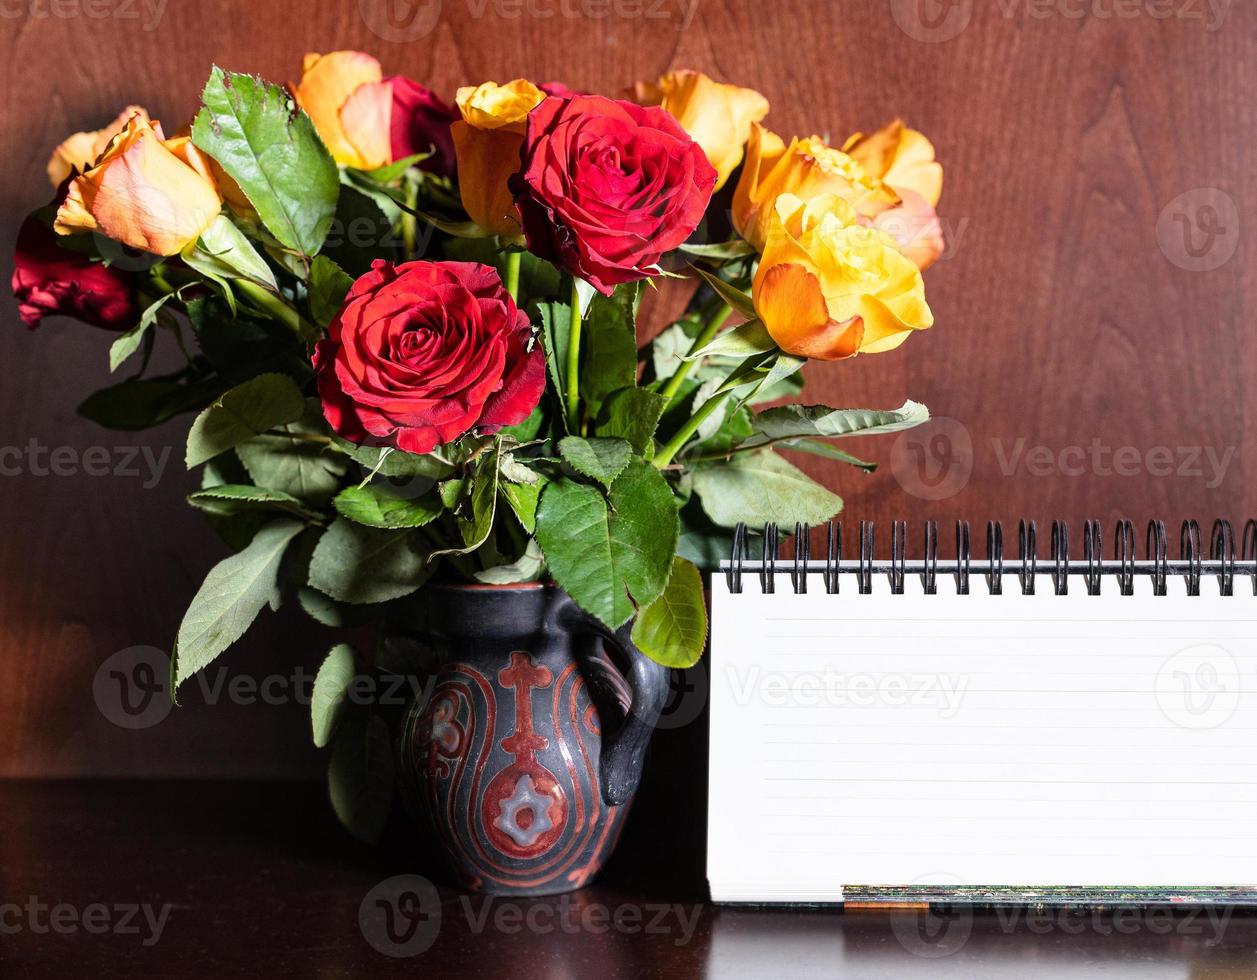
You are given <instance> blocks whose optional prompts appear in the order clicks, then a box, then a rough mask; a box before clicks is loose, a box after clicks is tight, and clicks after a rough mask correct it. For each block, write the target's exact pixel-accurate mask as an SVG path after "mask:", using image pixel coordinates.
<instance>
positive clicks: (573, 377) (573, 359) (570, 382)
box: [567, 276, 581, 435]
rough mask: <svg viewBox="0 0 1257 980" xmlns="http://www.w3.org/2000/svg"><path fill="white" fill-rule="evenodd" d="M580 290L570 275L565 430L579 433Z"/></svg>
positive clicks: (574, 278)
mask: <svg viewBox="0 0 1257 980" xmlns="http://www.w3.org/2000/svg"><path fill="white" fill-rule="evenodd" d="M580 327H581V322H580V291H579V290H578V289H577V288H576V277H575V276H573V277H572V330H571V333H570V334H569V336H568V342H567V430H568V432H571V433H572V434H573V435H579V434H580Z"/></svg>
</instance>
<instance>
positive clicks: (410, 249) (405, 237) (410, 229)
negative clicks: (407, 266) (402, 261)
mask: <svg viewBox="0 0 1257 980" xmlns="http://www.w3.org/2000/svg"><path fill="white" fill-rule="evenodd" d="M406 203H407V204H408V205H409V206H410V211H405V210H403V211H402V244H403V247H404V248H405V250H406V254H405V258H407V259H410V258H412V257H413V256H414V254H415V242H416V241H417V240H418V222H417V221H416V220H415V216H414V215H413V214H411V211H413V210H414V209H415V208H416V207H418V206H419V187H418V185H417V184H414V183H410V182H407V186H406Z"/></svg>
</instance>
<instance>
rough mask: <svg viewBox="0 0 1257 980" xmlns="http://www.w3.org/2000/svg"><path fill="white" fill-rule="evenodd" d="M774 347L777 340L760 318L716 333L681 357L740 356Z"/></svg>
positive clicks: (686, 358) (687, 359)
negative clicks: (699, 347)
mask: <svg viewBox="0 0 1257 980" xmlns="http://www.w3.org/2000/svg"><path fill="white" fill-rule="evenodd" d="M776 349H777V342H776V341H775V340H773V339H772V337H770V336H769V334H768V329H767V328H766V327H765V326H764V324H763V323H762V322H761V321H760V320H747V321H746V323H741V324H739V325H738V326H736V327H734V328H733V329H732V330H726V331H725V332H724V333H719V334H716V336H715V337H714V338H713V339H712V342H711V343H710V344H708V345H707V346H706V347H704V348H702V349H701V350H697V351H695V352H694V353H693V354H686V355H685V356H684V358H683V359H684V360H686V361H697V360H700V359H701V358H704V357H711V356H713V355H716V356H720V357H738V358H742V357H750V356H751V355H753V354H764V353H767V352H768V351H772V350H776Z"/></svg>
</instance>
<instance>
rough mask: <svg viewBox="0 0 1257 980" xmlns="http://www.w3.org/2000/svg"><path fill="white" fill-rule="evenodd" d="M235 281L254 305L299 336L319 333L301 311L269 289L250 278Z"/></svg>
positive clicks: (305, 337) (303, 336) (306, 336)
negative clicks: (303, 316)
mask: <svg viewBox="0 0 1257 980" xmlns="http://www.w3.org/2000/svg"><path fill="white" fill-rule="evenodd" d="M235 282H236V287H237V288H238V289H239V290H240V292H242V293H244V295H245V296H247V297H248V298H249V300H250V302H252V303H253V305H254V306H256V307H257V308H258V309H259V310H261V311H262V312H264V313H269V314H270V315H271V316H273V317H274V318H275V319H276V320H278V321H279V322H280V323H282V324H284V325H285V326H286V327H288V328H289V329H290V330H292V332H293V333H295V334H296V335H297V336H298V337H301V338H302V339H308V338H310V337H313V336H315V335H316V334H317V333H318V331H317V330H315V328H314V325H313V324H311V323H309V322H307V321H306V320H305V319H303V318H302V316H301V314H300V313H298V312H297V311H296V310H294V309H293V308H292V307H291V306H289V305H288V304H287V303H285V302H284V301H283V300H282V299H280V298H279V297H278V296H276V295H275V294H274V293H272V292H271V291H270V290H269V289H263V288H262V287H261V286H259V285H258V284H257V283H255V282H253V281H252V280H250V279H237V280H235Z"/></svg>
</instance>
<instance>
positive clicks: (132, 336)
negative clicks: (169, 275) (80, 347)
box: [109, 293, 175, 374]
mask: <svg viewBox="0 0 1257 980" xmlns="http://www.w3.org/2000/svg"><path fill="white" fill-rule="evenodd" d="M174 295H175V294H174V293H167V294H166V295H165V296H163V297H162V298H161V299H159V300H157V302H155V303H153V304H151V305H150V306H149V307H148V308H147V309H145V310H144V312H143V313H142V314H141V315H140V322H139V323H137V324H136V325H135V326H134V327H132V328H131V329H130V330H128V331H127V332H126V333H124V334H122V335H121V336H119V337H118V339H117V340H115V341H114V342H113V343H112V344H110V345H109V373H110V374H112V373H113V372H114V371H116V370H118V368H119V367H120V366H121V365H122V362H123V361H125V360H126V359H127V358H128V357H130V356H131V355H132V354H134V353H135V352H136V351H137V350H139V349H140V344H141V343H143V341H144V336H145V334H147V333H148V331H149V328H150V327H152V325H153V324H154V323H156V322H157V313H158V311H159V310H161V308H162V307H163V306H165V305H166V301H167V300H169V299H170V298H171V297H173V296H174Z"/></svg>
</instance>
